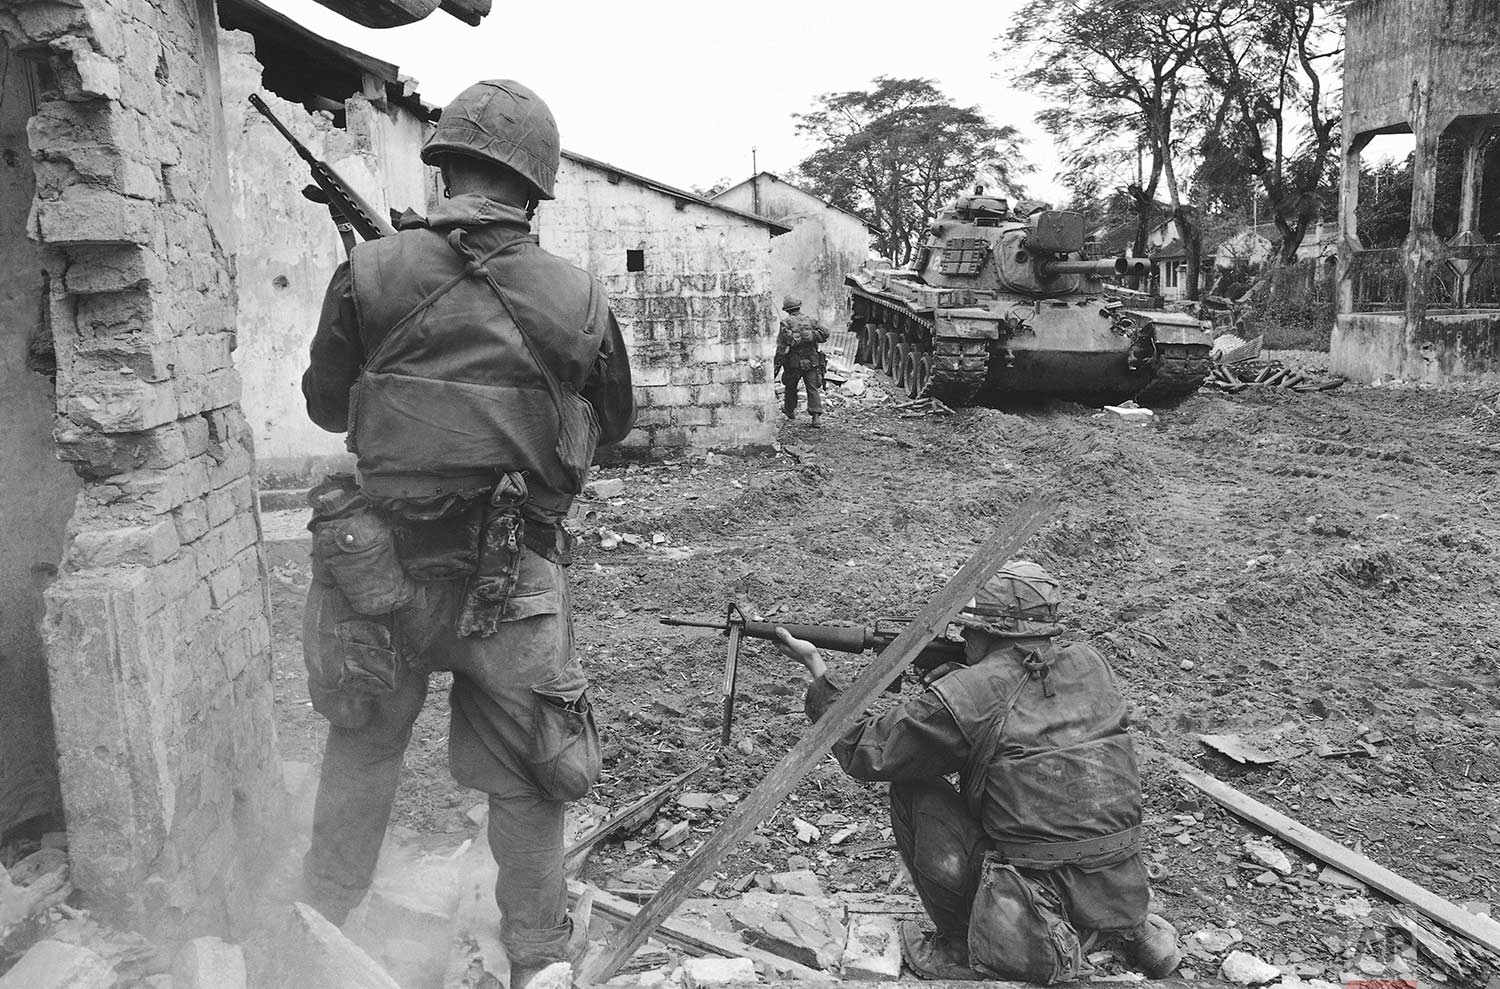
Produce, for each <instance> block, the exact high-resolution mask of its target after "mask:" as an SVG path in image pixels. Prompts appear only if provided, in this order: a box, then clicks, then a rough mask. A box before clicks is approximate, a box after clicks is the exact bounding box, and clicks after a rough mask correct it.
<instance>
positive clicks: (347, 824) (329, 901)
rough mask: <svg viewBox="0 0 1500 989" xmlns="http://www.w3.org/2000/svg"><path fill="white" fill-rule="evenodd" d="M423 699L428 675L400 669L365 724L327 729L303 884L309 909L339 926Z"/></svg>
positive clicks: (374, 846) (376, 837)
mask: <svg viewBox="0 0 1500 989" xmlns="http://www.w3.org/2000/svg"><path fill="white" fill-rule="evenodd" d="M426 696H427V675H426V674H425V673H415V672H412V671H411V670H410V669H409V668H403V671H402V673H401V675H400V680H399V682H398V684H397V688H396V691H395V692H394V693H392V694H389V695H386V696H385V697H383V698H382V699H381V700H380V702H379V703H378V704H377V705H376V708H375V713H374V716H373V717H372V718H371V720H370V722H369V723H368V724H366V725H365V726H363V727H361V728H356V729H351V728H339V727H337V726H334V725H329V727H328V743H327V746H326V747H325V749H324V752H323V767H322V771H321V773H320V775H319V777H318V798H317V803H316V804H315V806H314V809H313V833H312V845H311V847H310V848H309V849H308V851H307V855H306V857H305V858H304V859H303V860H302V878H303V887H304V893H305V895H306V896H307V898H308V900H309V902H310V904H311V905H312V906H313V907H315V908H317V909H318V911H319V912H321V913H322V914H323V915H324V916H325V917H327V918H328V919H329V920H331V921H332V922H333V923H335V924H342V923H343V922H344V919H345V918H346V917H347V916H348V914H349V911H350V910H352V909H353V908H354V907H355V906H356V905H358V903H359V901H360V900H361V899H363V898H364V895H365V891H366V890H367V889H369V887H370V879H371V877H372V876H373V875H374V874H375V862H376V859H377V858H378V857H379V856H380V844H381V841H382V840H383V839H384V838H385V827H386V823H387V822H388V821H389V820H390V816H391V805H392V803H393V802H394V801H395V799H396V780H397V776H398V775H399V774H400V772H401V756H402V754H403V753H404V752H405V751H406V744H407V742H409V741H410V740H411V726H412V723H413V722H415V721H416V719H417V714H418V713H419V712H420V711H421V710H422V702H423V700H424V699H425V698H426Z"/></svg>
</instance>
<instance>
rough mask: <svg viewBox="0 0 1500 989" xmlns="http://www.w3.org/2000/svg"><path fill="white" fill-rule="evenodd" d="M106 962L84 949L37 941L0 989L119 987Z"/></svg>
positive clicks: (0, 980) (3, 979)
mask: <svg viewBox="0 0 1500 989" xmlns="http://www.w3.org/2000/svg"><path fill="white" fill-rule="evenodd" d="M119 982H120V980H119V978H118V977H117V976H116V975H115V970H114V969H113V968H111V967H110V965H109V963H108V962H106V961H105V960H104V959H103V958H100V957H99V956H98V955H96V954H94V953H93V952H92V951H90V950H89V949H87V948H83V947H80V946H78V945H76V944H64V943H63V942H62V941H52V940H47V941H38V942H37V943H36V944H34V945H32V946H31V950H29V951H27V952H26V954H24V955H22V956H21V960H20V961H18V962H16V964H15V966H14V967H13V968H12V969H11V970H10V971H9V972H6V973H5V974H4V975H0V989H108V987H110V986H115V985H119Z"/></svg>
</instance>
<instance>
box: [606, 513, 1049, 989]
mask: <svg viewBox="0 0 1500 989" xmlns="http://www.w3.org/2000/svg"><path fill="white" fill-rule="evenodd" d="M1058 497H1059V496H1058V495H1057V493H1056V492H1054V491H1044V492H1038V493H1037V494H1034V495H1032V496H1031V497H1030V498H1028V499H1027V500H1026V501H1025V503H1023V504H1022V505H1021V506H1020V507H1019V508H1017V509H1016V511H1015V514H1013V515H1012V516H1011V517H1010V518H1009V519H1008V520H1007V521H1006V523H1005V525H1003V526H1001V527H1000V528H999V529H998V530H997V531H996V532H995V534H994V535H993V536H991V537H990V538H989V539H988V540H986V541H985V543H984V545H982V546H980V547H979V549H978V551H976V552H975V553H974V555H973V556H972V557H970V559H969V562H968V563H965V564H964V565H963V567H962V568H960V569H959V571H958V573H956V574H954V575H953V578H952V579H951V580H949V581H948V583H947V584H946V585H945V586H944V587H943V589H942V590H941V591H939V592H938V594H937V596H936V597H934V598H933V599H932V600H931V601H929V602H928V603H927V605H926V606H925V607H923V609H922V611H921V613H920V614H918V615H917V617H916V618H914V619H913V620H912V622H911V624H909V625H907V626H906V628H905V629H903V630H902V631H901V634H900V635H898V636H896V638H895V639H893V640H892V641H891V644H890V645H888V646H886V647H885V649H884V650H882V651H881V653H880V655H879V656H877V657H875V659H874V661H872V662H871V663H870V665H869V666H867V667H865V670H864V672H863V673H861V674H860V675H859V676H858V677H857V678H855V680H854V682H853V683H852V684H850V686H849V689H847V690H845V691H844V692H843V694H842V695H840V697H839V699H838V700H837V701H835V702H834V704H833V706H832V707H830V708H829V709H828V710H827V711H826V712H825V713H824V715H823V717H822V718H821V719H820V720H819V721H818V723H817V724H815V725H812V726H811V727H810V728H809V729H808V731H807V733H806V734H805V735H803V736H802V738H801V739H800V740H799V741H798V742H797V744H796V745H794V746H793V747H792V749H791V751H789V752H788V753H787V754H786V755H785V756H783V757H782V759H781V761H780V762H778V763H777V764H776V766H775V768H773V769H772V770H771V772H770V773H769V774H768V775H767V776H766V778H765V779H763V780H762V781H761V782H760V784H759V785H758V786H756V788H755V789H754V790H752V791H751V792H750V794H749V795H747V796H746V797H745V799H744V800H742V801H740V803H739V805H738V806H737V807H736V808H735V809H734V811H733V812H732V813H731V814H730V815H729V816H728V817H727V818H725V820H724V823H723V824H721V825H720V826H719V828H718V830H716V831H715V832H714V833H713V834H711V835H709V837H708V839H707V840H706V841H705V842H704V843H703V845H702V846H701V847H699V849H698V851H697V852H695V853H694V854H693V855H692V856H691V857H690V858H689V859H688V860H687V861H686V862H684V863H683V864H682V867H681V868H679V869H678V870H677V872H676V874H674V875H673V876H672V878H671V879H670V880H668V881H667V883H666V884H665V885H664V886H662V888H661V891H660V892H658V893H657V894H656V896H654V897H652V899H651V902H649V903H647V904H646V905H645V907H644V908H643V909H642V910H641V912H640V913H639V914H637V915H636V917H635V919H634V920H632V921H631V922H630V923H629V924H627V925H626V927H625V929H624V930H623V931H621V932H620V936H619V937H618V939H617V940H616V942H615V944H614V945H613V946H612V948H611V950H610V951H609V953H607V954H605V955H603V956H601V957H600V958H599V960H598V962H597V963H596V964H595V965H591V966H589V969H588V970H587V971H586V972H585V973H584V975H583V978H582V979H581V981H583V982H584V983H589V982H593V983H600V982H604V981H606V980H607V979H609V977H610V976H611V975H613V974H614V973H615V972H616V971H617V970H618V969H619V967H620V966H621V965H622V964H624V963H625V960H626V959H627V958H629V957H630V956H631V955H632V954H634V953H635V950H636V949H637V948H639V947H640V946H641V945H642V944H643V943H645V940H646V938H647V937H649V936H650V935H651V932H652V931H654V930H655V929H656V927H657V925H659V924H660V923H661V922H662V921H664V920H666V919H667V918H668V917H670V916H671V915H672V911H674V910H676V909H677V907H678V905H679V904H681V903H682V901H683V900H684V899H686V898H687V897H688V896H690V895H691V894H692V892H693V890H694V889H696V888H697V886H698V884H699V883H701V882H702V881H703V880H704V879H706V878H707V877H708V874H709V873H710V872H712V871H713V870H714V868H715V867H716V866H717V865H718V864H719V863H720V862H721V861H722V860H723V858H724V856H726V855H728V854H729V852H730V851H731V850H732V849H733V848H734V847H735V846H736V845H738V844H739V843H740V842H741V841H743V840H744V838H745V837H746V836H747V835H748V834H749V833H750V832H751V831H753V830H754V829H755V826H756V825H758V824H759V823H760V822H761V821H763V820H765V819H766V817H767V816H769V815H770V814H771V813H772V812H773V811H774V810H775V809H776V808H777V807H779V806H780V805H781V803H782V801H783V800H785V799H786V796H787V794H788V793H790V792H791V791H792V788H793V787H795V786H796V785H797V783H798V781H799V780H801V779H802V777H803V776H804V775H806V774H807V772H808V770H810V769H812V767H813V766H814V765H816V764H817V762H818V761H819V760H821V759H822V758H823V757H824V756H825V755H827V754H828V752H829V751H830V750H831V749H832V748H833V743H834V742H836V741H838V739H839V738H840V737H841V736H842V735H843V734H844V732H845V731H847V730H848V729H849V727H850V726H851V725H853V724H854V722H855V721H857V720H858V719H859V718H860V717H862V716H863V715H864V713H865V710H866V708H868V707H869V706H870V704H871V703H872V702H873V701H874V700H875V699H876V698H877V697H879V696H880V695H881V693H883V692H884V691H885V687H886V684H888V683H890V682H891V680H892V679H893V678H894V677H895V676H896V675H897V674H899V673H900V672H901V671H902V670H904V669H906V667H907V666H909V665H911V661H912V660H913V659H915V658H916V656H917V654H918V653H920V652H921V651H922V647H923V646H925V645H926V644H927V643H928V642H930V641H931V640H932V639H933V638H934V637H936V636H938V635H941V634H942V633H943V632H944V631H945V630H946V629H947V627H948V623H949V622H951V621H952V620H953V616H954V615H956V614H958V611H959V609H960V608H962V607H963V606H964V604H965V603H967V602H968V600H969V599H970V598H971V597H973V596H974V592H975V590H976V589H978V587H979V585H980V584H982V583H983V582H984V581H985V580H986V579H988V578H989V577H990V576H991V575H992V574H994V572H995V571H996V570H998V569H999V568H1000V567H1001V566H1002V565H1003V564H1004V563H1005V561H1006V560H1008V559H1010V558H1011V557H1012V556H1014V555H1015V552H1016V550H1018V549H1020V548H1021V546H1022V544H1024V543H1025V542H1026V540H1027V539H1029V538H1030V537H1031V536H1032V534H1033V533H1035V532H1036V531H1037V530H1038V529H1040V528H1041V527H1042V526H1043V525H1045V524H1046V523H1047V522H1048V521H1049V520H1050V519H1051V518H1052V515H1053V513H1054V512H1055V511H1056V510H1057V502H1058Z"/></svg>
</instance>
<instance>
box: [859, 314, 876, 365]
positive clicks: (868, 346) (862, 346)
mask: <svg viewBox="0 0 1500 989" xmlns="http://www.w3.org/2000/svg"><path fill="white" fill-rule="evenodd" d="M854 333H855V337H856V338H857V339H858V340H859V348H858V349H857V350H856V351H855V352H854V363H856V364H865V365H869V364H873V363H875V362H874V359H873V358H872V357H871V356H870V355H871V354H873V353H874V351H875V327H874V324H872V323H861V324H860V326H859V329H857V330H855V331H854Z"/></svg>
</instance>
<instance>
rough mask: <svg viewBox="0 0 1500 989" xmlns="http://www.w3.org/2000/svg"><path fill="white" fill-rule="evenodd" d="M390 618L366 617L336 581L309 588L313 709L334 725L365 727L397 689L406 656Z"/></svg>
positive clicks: (305, 646)
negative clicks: (383, 698) (378, 708)
mask: <svg viewBox="0 0 1500 989" xmlns="http://www.w3.org/2000/svg"><path fill="white" fill-rule="evenodd" d="M391 626H392V619H391V617H390V616H385V617H371V616H366V615H361V614H360V613H359V612H357V611H356V610H355V609H354V608H353V607H352V606H351V605H350V603H349V599H348V598H347V597H346V596H345V594H344V592H343V591H342V590H340V589H339V588H338V587H337V586H335V585H333V584H332V583H314V584H313V586H312V587H311V588H309V590H308V594H307V609H306V613H305V616H304V620H303V628H302V656H303V661H304V663H305V664H306V666H307V693H308V696H309V697H310V698H311V699H312V705H313V710H315V711H317V712H318V713H319V714H321V715H322V716H323V717H325V718H327V719H328V721H329V723H331V724H333V725H335V726H337V727H339V728H347V729H356V728H362V727H364V726H365V725H366V724H367V723H369V721H370V718H371V717H373V716H374V713H375V708H376V705H377V704H378V702H379V700H380V698H381V697H382V696H384V695H386V694H390V693H391V692H393V691H394V690H395V689H396V685H397V683H398V681H399V679H400V677H401V674H402V669H401V659H400V653H399V651H398V650H397V647H396V642H395V640H394V638H393V636H392V634H391Z"/></svg>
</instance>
